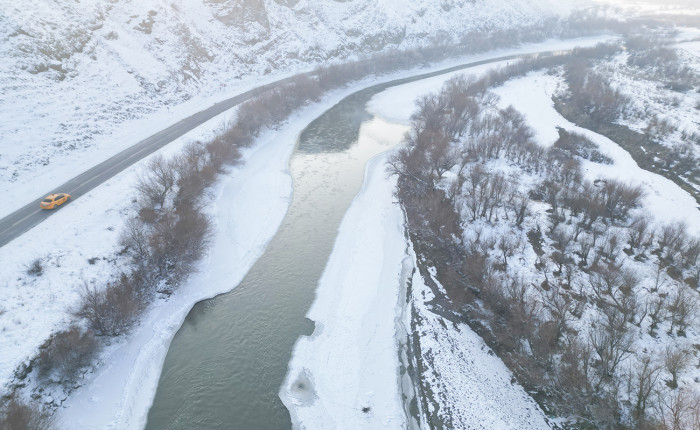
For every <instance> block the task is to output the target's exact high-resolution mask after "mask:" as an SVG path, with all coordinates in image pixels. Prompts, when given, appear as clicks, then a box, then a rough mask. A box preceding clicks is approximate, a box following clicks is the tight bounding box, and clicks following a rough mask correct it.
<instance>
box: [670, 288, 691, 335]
mask: <svg viewBox="0 0 700 430" xmlns="http://www.w3.org/2000/svg"><path fill="white" fill-rule="evenodd" d="M697 309H698V301H697V298H696V297H695V295H690V294H688V292H687V291H686V288H685V287H683V286H682V285H679V287H678V288H677V289H676V292H675V293H674V294H673V295H672V296H671V301H670V302H669V303H668V312H669V314H670V316H671V327H670V328H669V331H668V333H669V334H671V333H673V330H674V328H675V329H676V334H678V335H679V336H685V330H686V329H687V328H688V326H689V325H691V324H693V323H694V321H695V317H696V313H697Z"/></svg>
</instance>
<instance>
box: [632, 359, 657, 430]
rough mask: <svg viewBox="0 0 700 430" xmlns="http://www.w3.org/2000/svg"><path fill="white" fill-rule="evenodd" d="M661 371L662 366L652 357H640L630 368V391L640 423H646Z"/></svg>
mask: <svg viewBox="0 0 700 430" xmlns="http://www.w3.org/2000/svg"><path fill="white" fill-rule="evenodd" d="M661 369H662V366H661V364H659V363H657V362H656V361H654V359H653V357H652V356H650V355H644V356H641V357H639V356H638V357H637V359H636V363H635V364H634V365H631V366H630V372H629V374H628V387H629V388H628V390H629V392H630V393H629V395H630V398H631V399H633V401H634V408H633V415H634V418H635V420H636V421H637V422H638V423H639V422H643V421H645V416H646V411H647V406H648V402H649V398H650V397H651V395H652V393H653V392H654V389H655V388H656V382H657V380H658V379H659V374H660V373H661Z"/></svg>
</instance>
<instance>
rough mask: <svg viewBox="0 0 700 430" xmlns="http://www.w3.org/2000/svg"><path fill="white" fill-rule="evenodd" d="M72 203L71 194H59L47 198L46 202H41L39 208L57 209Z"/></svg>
mask: <svg viewBox="0 0 700 430" xmlns="http://www.w3.org/2000/svg"><path fill="white" fill-rule="evenodd" d="M69 201H70V194H66V193H58V194H51V195H48V196H46V198H45V199H44V200H42V201H41V203H40V204H39V206H41V208H42V209H56V208H57V207H59V206H61V205H62V204H64V203H66V202H69Z"/></svg>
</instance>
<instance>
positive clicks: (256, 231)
mask: <svg viewBox="0 0 700 430" xmlns="http://www.w3.org/2000/svg"><path fill="white" fill-rule="evenodd" d="M599 40H600V39H599V38H598V39H592V38H587V39H582V40H573V41H566V42H549V43H543V44H536V45H529V46H526V47H523V48H520V49H511V50H502V51H495V52H491V53H488V54H482V55H478V56H471V57H465V58H461V59H459V60H453V61H451V62H445V63H443V64H440V65H435V66H433V67H431V68H430V69H425V70H420V72H427V71H430V70H436V69H439V68H443V67H449V66H451V65H454V64H459V63H463V62H470V61H478V60H483V59H486V58H494V57H499V56H503V55H508V54H511V53H519V52H522V53H528V52H536V51H539V50H551V49H564V48H566V47H573V46H576V45H591V44H594V43H596V42H597V41H599ZM416 72H417V71H406V72H403V73H399V74H396V75H394V76H387V77H384V78H382V79H383V80H389V79H391V78H397V77H402V76H408V75H410V74H415V73H416ZM370 82H371V80H369V79H368V80H366V81H364V82H360V83H357V84H354V85H353V86H351V87H349V88H345V89H343V90H340V91H337V92H335V93H333V94H331V95H328V96H327V97H326V98H324V101H323V102H322V103H320V104H318V105H315V106H312V107H308V108H306V109H304V110H303V111H302V112H300V113H299V114H298V115H297V116H295V118H294V119H293V120H292V121H291V122H290V123H289V124H288V125H286V126H284V127H282V128H281V129H280V130H277V131H271V132H269V133H267V134H265V135H264V136H263V137H261V139H260V140H259V142H258V143H257V144H256V146H255V148H253V149H251V150H249V151H247V152H246V155H245V157H246V160H247V162H246V164H245V165H243V166H242V167H239V168H236V169H234V170H233V172H232V175H231V177H226V178H224V180H223V182H222V183H221V184H220V185H219V186H218V188H216V190H215V193H214V194H215V196H216V198H215V199H214V201H215V202H216V203H215V205H214V206H213V207H212V209H211V214H212V215H213V216H214V218H215V221H216V224H217V235H216V243H215V245H214V247H213V248H212V251H211V255H210V256H209V257H208V258H207V259H205V260H204V261H203V262H202V264H201V265H200V272H199V273H198V274H195V275H194V276H193V278H192V280H191V281H188V282H187V283H185V284H184V285H183V286H182V287H181V289H180V290H178V292H176V293H175V294H174V295H173V296H171V297H170V298H169V299H168V300H167V301H159V302H156V303H155V304H154V305H153V308H152V309H151V310H149V312H148V313H147V315H146V317H145V319H144V320H143V322H142V324H140V325H139V326H138V327H137V328H136V329H135V331H134V332H133V333H132V334H131V335H130V336H129V337H128V338H127V339H122V340H118V342H119V343H117V344H115V345H112V346H111V347H109V348H107V350H106V351H105V353H104V354H103V355H102V356H101V361H102V362H103V363H104V365H103V366H102V367H100V368H99V369H98V371H97V372H96V373H94V374H90V375H88V376H87V381H85V382H87V384H88V385H86V386H85V387H84V388H82V389H80V390H78V391H77V392H76V393H75V396H74V397H71V398H69V400H68V401H67V402H66V403H65V406H67V407H68V406H71V407H68V408H66V409H62V410H61V411H62V414H61V416H60V418H61V422H63V423H64V424H66V423H71V425H73V423H80V422H82V423H83V428H94V427H91V426H92V424H90V423H101V424H103V425H104V426H106V427H108V428H109V426H110V425H111V426H112V428H121V427H122V424H124V425H127V424H128V425H129V426H130V425H132V424H133V425H134V426H136V427H138V425H139V423H141V422H142V420H143V419H144V418H145V414H146V412H147V410H148V406H149V404H150V401H151V398H152V396H153V392H154V390H155V387H156V383H157V378H158V375H159V370H160V366H161V364H162V361H163V359H164V357H165V354H166V352H167V348H168V345H169V342H170V340H171V338H172V336H173V335H174V333H175V331H176V330H177V328H178V327H179V325H180V323H181V321H182V319H183V318H184V317H185V315H186V313H187V311H188V310H189V309H190V308H191V306H192V305H193V304H194V303H195V302H197V301H199V300H201V299H203V298H206V297H211V296H213V295H216V294H218V293H220V292H224V291H228V290H230V289H232V288H234V287H235V285H236V283H237V282H235V279H240V278H241V277H242V276H243V275H244V274H245V272H246V270H247V268H248V267H250V265H251V264H252V263H253V262H254V260H255V259H256V258H257V256H258V255H259V254H260V253H261V252H262V249H264V246H265V243H266V242H267V240H269V238H270V237H271V236H272V235H273V234H274V231H275V229H276V226H277V225H278V224H279V220H281V219H282V217H283V215H284V212H285V209H286V207H287V204H288V200H289V196H290V192H291V188H290V185H289V178H288V175H287V173H286V169H287V161H288V158H289V154H291V150H292V148H293V145H294V143H295V141H296V134H297V133H298V132H299V131H300V130H301V129H302V128H303V127H304V126H305V124H306V123H308V122H309V121H310V120H311V119H312V118H315V117H316V116H318V115H319V114H320V113H321V112H323V111H324V110H325V109H327V108H328V107H330V106H331V105H332V104H334V103H336V102H337V101H338V100H340V99H341V98H342V97H343V96H345V95H347V94H349V93H350V92H352V91H355V90H357V89H359V88H362V87H363V86H366V85H368V84H369V83H370ZM403 104H404V103H403V102H401V101H400V100H399V101H398V102H397V100H393V101H391V102H390V105H392V106H397V107H401V106H402V105H403ZM231 115H232V113H231V112H229V113H225V114H222V115H221V116H220V117H219V118H217V119H215V120H212V121H210V122H209V123H207V124H205V125H203V126H201V127H200V128H198V129H196V130H194V131H192V132H191V133H189V134H188V135H186V136H184V137H183V138H181V139H179V140H178V141H177V142H176V143H174V144H172V145H170V146H168V147H166V148H164V149H163V150H161V151H160V153H174V152H176V151H177V149H178V148H179V147H181V146H182V145H184V144H185V143H186V142H189V141H192V140H204V139H206V138H207V137H209V136H211V135H212V134H213V133H214V132H215V131H216V130H217V129H218V128H219V127H220V125H221V124H222V123H223V122H225V121H226V120H227V119H228V118H230V116H231ZM388 116H389V117H397V116H399V115H396V114H394V113H392V112H389V115H388ZM145 162H147V160H144V161H143V162H141V163H139V164H137V165H135V166H132V167H131V168H130V169H128V170H127V171H125V172H123V173H121V174H119V175H117V176H115V177H114V178H112V179H111V180H109V181H108V182H106V183H104V184H103V185H101V186H99V187H97V188H96V189H94V190H93V191H92V192H90V193H89V194H87V195H86V196H84V197H83V198H81V199H80V200H77V201H75V202H73V203H71V204H70V205H68V206H66V207H65V208H62V209H61V211H59V212H58V213H56V214H55V215H54V216H52V217H50V218H48V219H47V220H46V221H45V222H44V223H42V224H41V225H39V226H38V227H36V228H34V229H32V230H31V231H29V232H27V233H26V234H25V235H23V236H22V237H20V238H18V239H17V240H15V241H13V242H11V243H9V244H7V245H5V246H4V247H2V248H1V249H0V261H2V266H3V271H2V273H1V274H0V276H1V278H0V299H1V301H0V303H2V304H1V305H0V343H1V344H2V354H0V384H2V385H3V386H4V385H5V384H6V383H7V382H8V381H9V380H10V379H11V376H12V372H13V370H14V369H15V368H16V367H17V366H18V365H19V364H20V363H22V362H26V360H27V359H28V358H30V357H31V356H32V355H33V354H34V353H35V352H36V350H37V348H38V346H39V345H40V344H41V343H42V342H43V341H44V340H45V339H46V338H47V337H48V336H49V334H50V333H52V332H54V331H56V330H59V329H62V328H64V327H65V326H66V325H67V324H68V323H69V322H70V319H71V318H70V310H71V308H72V307H73V306H75V304H76V302H77V299H78V292H79V291H80V288H81V285H82V280H83V279H84V280H85V281H86V282H88V283H102V282H105V281H106V280H107V279H109V278H110V276H115V275H116V274H117V271H118V268H119V266H120V265H124V264H126V263H127V262H126V261H123V260H120V259H119V258H118V257H116V254H117V251H118V245H117V243H118V235H119V231H120V230H121V224H122V222H123V219H125V218H127V217H128V216H130V215H133V213H134V210H135V205H133V203H132V201H131V200H132V198H131V195H132V192H131V191H130V190H131V187H132V185H133V182H134V179H135V176H136V174H137V172H138V171H139V169H140V168H141V166H142V165H143V164H144V163H145ZM252 178H258V179H252ZM260 195H274V196H278V198H277V199H274V200H272V202H273V203H274V206H273V207H268V206H269V203H270V202H267V201H265V202H257V201H255V199H256V196H260ZM114 196H121V197H119V198H115V197H114ZM231 202H233V203H231ZM255 205H258V206H255ZM241 207H245V208H246V211H245V213H241V212H239V211H237V210H236V209H237V208H241ZM256 208H257V209H256ZM76 220H79V221H76ZM261 220H265V222H264V223H261ZM263 224H264V225H263ZM93 238H99V240H94V239H93ZM222 255H239V256H240V261H241V265H240V266H238V267H228V266H226V265H224V263H223V261H224V260H223V257H221V256H222ZM34 258H41V259H42V261H43V265H44V274H43V275H42V276H40V277H31V276H29V275H27V274H26V273H25V272H26V266H27V265H28V264H29V263H30V262H31V261H32V260H33V259H34ZM93 258H95V260H92V259H93ZM88 260H90V261H92V263H91V262H89V261H88ZM227 261H230V260H227ZM232 280H234V281H232ZM202 286H206V288H204V289H203V288H202ZM6 346H7V347H6ZM55 400H56V401H58V402H60V400H61V399H55ZM97 405H99V408H97V407H96V406H97ZM83 414H85V416H83ZM81 416H82V418H80V417H81ZM92 420H95V421H92ZM66 425H67V424H66ZM98 427H99V426H98ZM71 428H75V427H71Z"/></svg>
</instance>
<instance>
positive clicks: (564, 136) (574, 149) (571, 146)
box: [554, 127, 613, 164]
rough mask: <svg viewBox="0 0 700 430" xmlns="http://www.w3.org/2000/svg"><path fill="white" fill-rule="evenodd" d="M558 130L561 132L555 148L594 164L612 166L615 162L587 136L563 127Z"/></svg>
mask: <svg viewBox="0 0 700 430" xmlns="http://www.w3.org/2000/svg"><path fill="white" fill-rule="evenodd" d="M557 130H558V131H559V139H557V141H556V142H554V148H557V149H560V150H562V151H565V152H567V153H568V154H570V155H571V156H577V157H581V158H583V159H586V160H591V161H593V162H594V163H601V164H612V162H613V160H612V159H611V158H610V157H608V156H607V155H605V154H603V153H602V152H600V150H599V149H598V145H596V144H595V143H594V142H593V141H592V140H590V139H589V138H587V137H586V136H584V135H582V134H579V133H575V132H569V131H567V130H565V129H563V128H561V127H558V128H557Z"/></svg>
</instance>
